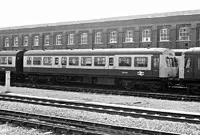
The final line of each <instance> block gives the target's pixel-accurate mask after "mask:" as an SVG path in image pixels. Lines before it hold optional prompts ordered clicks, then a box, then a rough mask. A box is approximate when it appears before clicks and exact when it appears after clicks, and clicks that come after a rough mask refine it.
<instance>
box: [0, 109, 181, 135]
mask: <svg viewBox="0 0 200 135" xmlns="http://www.w3.org/2000/svg"><path fill="white" fill-rule="evenodd" d="M0 122H10V123H14V124H18V125H24V126H28V127H34V128H40V129H43V130H51V131H52V132H54V133H59V134H73V135H76V134H78V135H82V134H84V135H106V134H107V135H122V134H123V135H136V134H137V135H147V134H148V135H179V134H177V133H170V132H162V131H156V130H148V129H142V128H129V127H122V126H113V125H106V124H102V123H94V122H88V121H79V120H73V119H66V118H61V117H52V116H47V115H39V114H33V113H25V112H18V111H10V110H2V109H0Z"/></svg>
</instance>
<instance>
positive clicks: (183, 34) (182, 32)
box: [179, 27, 190, 41]
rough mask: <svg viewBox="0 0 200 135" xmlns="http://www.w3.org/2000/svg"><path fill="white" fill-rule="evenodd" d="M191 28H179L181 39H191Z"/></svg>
mask: <svg viewBox="0 0 200 135" xmlns="http://www.w3.org/2000/svg"><path fill="white" fill-rule="evenodd" d="M189 38H190V37H189V28H188V27H183V28H180V29H179V40H181V41H185V40H189Z"/></svg>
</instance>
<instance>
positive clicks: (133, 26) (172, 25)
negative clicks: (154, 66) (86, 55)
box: [0, 10, 200, 50]
mask: <svg viewBox="0 0 200 135" xmlns="http://www.w3.org/2000/svg"><path fill="white" fill-rule="evenodd" d="M199 32H200V10H192V11H182V12H170V13H157V14H148V15H136V16H126V17H115V18H108V19H96V20H88V21H77V22H66V23H54V24H42V25H27V26H21V27H12V28H1V29H0V49H1V50H23V49H26V50H30V49H85V48H142V47H165V48H170V49H185V48H190V47H196V46H200V43H199V42H200V34H199Z"/></svg>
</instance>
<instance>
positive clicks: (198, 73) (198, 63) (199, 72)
mask: <svg viewBox="0 0 200 135" xmlns="http://www.w3.org/2000/svg"><path fill="white" fill-rule="evenodd" d="M194 61H195V62H194V77H195V78H200V56H197V57H195V58H194Z"/></svg>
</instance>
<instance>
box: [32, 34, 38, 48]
mask: <svg viewBox="0 0 200 135" xmlns="http://www.w3.org/2000/svg"><path fill="white" fill-rule="evenodd" d="M33 44H34V46H39V36H34V40H33Z"/></svg>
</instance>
